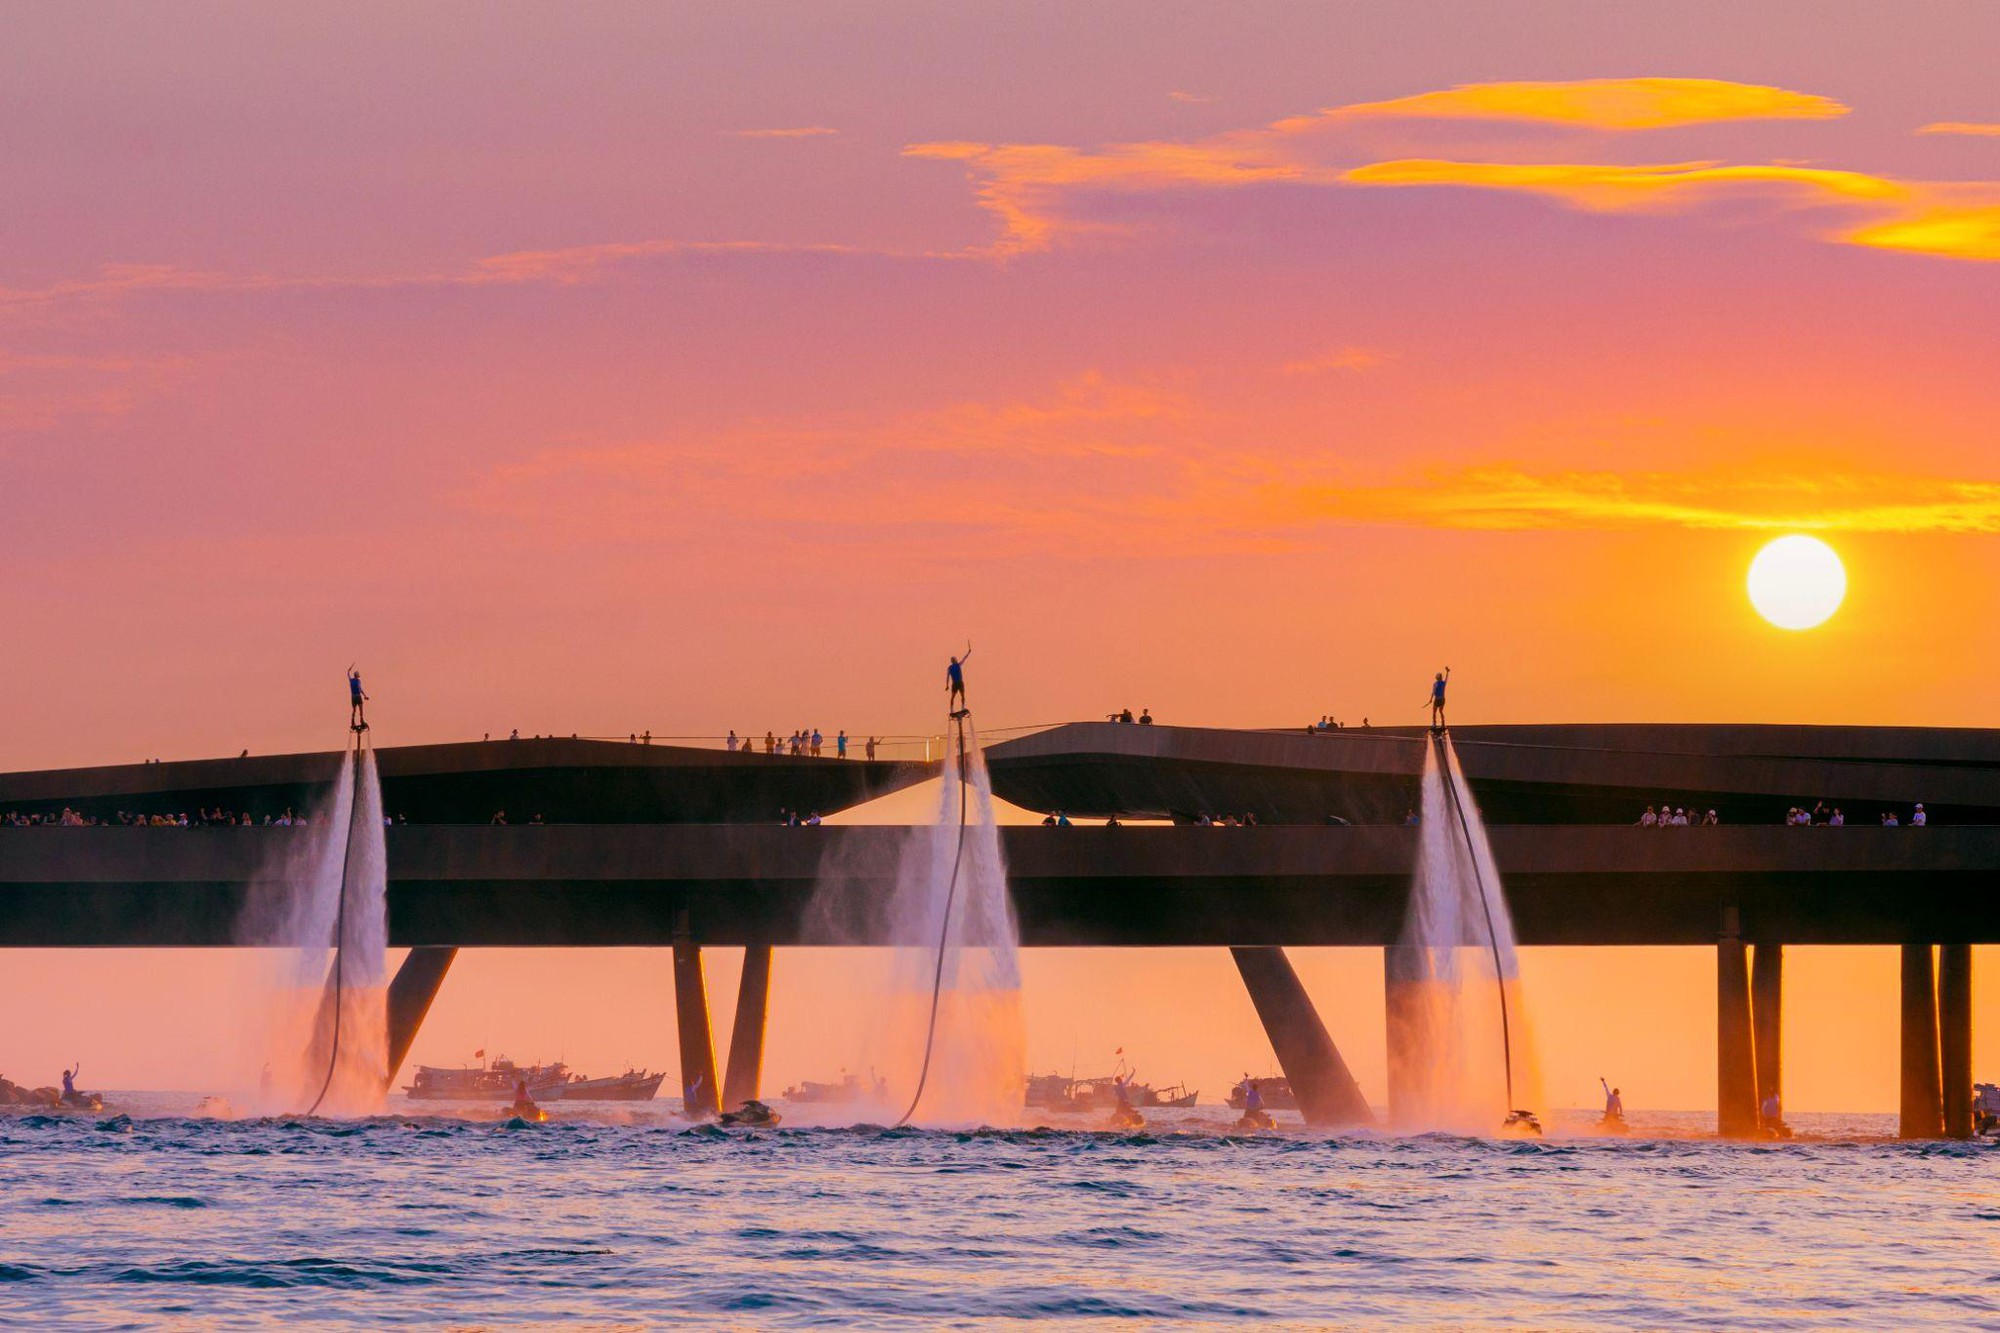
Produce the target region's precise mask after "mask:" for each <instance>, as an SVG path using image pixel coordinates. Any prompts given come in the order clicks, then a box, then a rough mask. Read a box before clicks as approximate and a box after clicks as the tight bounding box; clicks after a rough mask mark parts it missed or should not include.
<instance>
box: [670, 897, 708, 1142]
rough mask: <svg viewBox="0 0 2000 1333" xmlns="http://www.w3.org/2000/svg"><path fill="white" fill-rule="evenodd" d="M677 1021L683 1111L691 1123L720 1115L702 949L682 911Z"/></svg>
mask: <svg viewBox="0 0 2000 1333" xmlns="http://www.w3.org/2000/svg"><path fill="white" fill-rule="evenodd" d="M674 1020H675V1023H676V1025H677V1026H678V1028H679V1033H680V1048H681V1107H682V1110H683V1113H684V1114H685V1115H686V1116H687V1117H688V1119H690V1120H698V1119H701V1118H703V1117H705V1116H712V1115H714V1114H715V1112H716V1087H715V1038H714V1036H713V1035H712V1034H711V1033H710V1031H709V1026H708V982H707V980H706V979H705V978H704V977H703V976H702V970H701V946H700V945H699V944H696V943H695V942H694V940H693V939H692V938H691V936H690V934H689V931H688V922H687V911H686V909H685V908H683V909H682V911H681V914H680V919H679V921H678V922H677V923H676V925H675V929H674Z"/></svg>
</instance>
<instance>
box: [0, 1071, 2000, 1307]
mask: <svg viewBox="0 0 2000 1333" xmlns="http://www.w3.org/2000/svg"><path fill="white" fill-rule="evenodd" d="M117 1100H118V1101H119V1102H121V1103H122V1104H124V1105H125V1106H126V1107H127V1109H128V1110H129V1111H130V1112H132V1114H130V1115H129V1117H128V1116H125V1115H114V1114H105V1115H95V1116H76V1115H68V1116H61V1117H56V1116H42V1115H22V1114H11V1115H6V1116H0V1172H4V1176H0V1179H4V1180H5V1189H4V1192H0V1318H4V1319H5V1320H6V1322H8V1323H10V1324H21V1323H23V1322H25V1321H27V1320H29V1319H34V1320H43V1321H46V1320H68V1321H75V1322H77V1323H81V1324H88V1325H90V1326H92V1327H102V1326H108V1325H126V1326H149V1327H150V1326H157V1325H159V1324H161V1323H174V1322H184V1323H187V1324H195V1323H200V1324H202V1325H204V1326H230V1325H235V1326H248V1325H251V1324H256V1323H264V1322H269V1321H275V1320H280V1319H282V1320H284V1321H286V1322H290V1323H299V1322H316V1323H348V1324H366V1325H378V1324H385V1323H396V1322H409V1323H417V1324H425V1325H433V1324H438V1323H442V1322H450V1323H454V1324H458V1325H481V1324H487V1325H495V1324H508V1323H521V1324H545V1323H551V1322H559V1321H566V1320H570V1321H586V1322H590V1323H595V1324H600V1325H602V1324H614V1323H621V1322H623V1323H635V1324H649V1323H658V1322H661V1321H665V1320H669V1319H686V1320H691V1321H698V1322H700V1323H701V1324H703V1325H705V1326H711V1327H743V1328H753V1327H754V1328H762V1327H771V1326H774V1325H776V1326H807V1325H832V1324H861V1325H866V1326H869V1327H885V1326H909V1327H918V1326H932V1325H939V1324H950V1325H961V1326H965V1325H974V1324H981V1323H989V1322H999V1321H1004V1320H1012V1319H1020V1318H1026V1317H1034V1316H1049V1317H1056V1318H1060V1319H1064V1320H1068V1321H1077V1320H1085V1319H1093V1318H1105V1319H1116V1320H1128V1321H1140V1322H1148V1323H1150V1322H1170V1321H1190V1322H1196V1323H1204V1324H1206V1323H1228V1322H1274V1323H1282V1324H1307V1323H1311V1324H1327V1323H1333V1324H1348V1325H1355V1324H1361V1325H1382V1324H1389V1323H1399V1324H1419V1325H1467V1324H1492V1325H1520V1326H1532V1327H1550V1326H1569V1327H1582V1326H1602V1325H1607V1324H1620V1325H1635V1324H1636V1325H1679V1326H1694V1327H1716V1326H1730V1327H1737V1328H1747V1327H1795V1326H1797V1327H1803V1326H1813V1327H1828V1326H1845V1327H1856V1328H1871V1329H1875V1328H1885V1327H1908V1326H1911V1325H1917V1324H1947V1323H1949V1324H1958V1325H1963V1324H1969V1323H1974V1322H1977V1321H1981V1320H1987V1319H1991V1318H1992V1317H1993V1315H1994V1314H1995V1312H1996V1309H1997V1308H2000V1278H1996V1272H1997V1271H2000V1264H1996V1255H2000V1250H1996V1242H2000V1188H1997V1187H1996V1178H1997V1177H1996V1169H1995V1168H1996V1166H1997V1165H2000V1158H1996V1157H1994V1156H1993V1155H1992V1154H1993V1152H1994V1151H1995V1150H1994V1149H1992V1148H1991V1146H1990V1145H1987V1144H1984V1143H1978V1144H1901V1143H1896V1142H1893V1141H1883V1140H1881V1139H1879V1138H1875V1137H1871V1136H1874V1135H1879V1134H1882V1133H1885V1132H1886V1131H1888V1130H1889V1129H1891V1128H1892V1127H1893V1125H1892V1121H1891V1120H1890V1119H1889V1118H1888V1117H1847V1118H1843V1119H1831V1118H1815V1117H1801V1118H1800V1120H1801V1128H1802V1129H1804V1130H1808V1131H1813V1132H1817V1133H1824V1134H1828V1135H1830V1136H1832V1137H1829V1138H1826V1139H1820V1140H1815V1141H1801V1142H1794V1143H1790V1144H1782V1145H1780V1144H1769V1145H1747V1144H1724V1143H1718V1142H1715V1141H1713V1140H1707V1139H1700V1138H1693V1137H1685V1135H1687V1134H1689V1133H1690V1132H1691V1131H1692V1130H1693V1129H1695V1128H1697V1127H1698V1126H1697V1118H1695V1117H1662V1118H1656V1119H1654V1120H1652V1121H1648V1120H1646V1119H1645V1118H1643V1117H1641V1118H1638V1120H1637V1123H1638V1124H1639V1126H1640V1127H1641V1128H1649V1129H1651V1130H1653V1131H1655V1132H1657V1133H1658V1134H1659V1135H1661V1137H1638V1136H1635V1137H1633V1138H1631V1139H1625V1140H1608V1139H1594V1138H1587V1137H1565V1136H1564V1135H1563V1133H1562V1132H1561V1129H1562V1123H1563V1122H1561V1121H1558V1124H1557V1132H1556V1133H1554V1134H1552V1135H1551V1137H1549V1138H1547V1139H1544V1140H1541V1141H1511V1140H1478V1139H1459V1138H1447V1137H1442V1136H1431V1137H1419V1138H1411V1139H1397V1138H1391V1137H1386V1136H1375V1135H1366V1134H1363V1135H1342V1136H1330V1135H1320V1134H1308V1133H1305V1132H1303V1131H1296V1130H1295V1131H1294V1132H1289V1133H1283V1134H1279V1135H1270V1136H1261V1137H1238V1136H1234V1135H1231V1134H1229V1133H1227V1132H1225V1131H1226V1129H1227V1126H1228V1125H1229V1122H1230V1119H1231V1115H1232V1113H1230V1112H1228V1111H1227V1110H1226V1109H1224V1108H1221V1107H1214V1108H1208V1107H1204V1108H1198V1109H1196V1110H1193V1111H1189V1112H1171V1113H1155V1114H1154V1116H1153V1121H1154V1124H1153V1126H1152V1127H1151V1128H1150V1129H1149V1131H1148V1132H1146V1133H1143V1134H1138V1135H1112V1134H1107V1133H1099V1132H1093V1131H1090V1130H1087V1129H1081V1128H1076V1129H1057V1130H1040V1131H1022V1132H977V1133H951V1132H943V1131H930V1130H926V1131H894V1132H890V1131H883V1130H879V1129H871V1128H862V1129H792V1128H790V1127H789V1126H788V1127H786V1128H782V1129H779V1130H777V1131H773V1132H760V1133H755V1134H751V1133H741V1132H732V1133H728V1134H724V1133H722V1132H720V1131H717V1130H714V1129H706V1128H703V1129H690V1128H689V1127H688V1126H687V1125H686V1124H685V1123H684V1122H681V1121H680V1120H679V1119H678V1118H677V1117H676V1116H675V1115H674V1114H673V1113H672V1111H671V1109H670V1108H669V1107H668V1106H667V1104H665V1103H654V1104H650V1105H648V1106H645V1107H638V1108H633V1109H631V1110H629V1111H627V1112H624V1113H623V1114H622V1115H617V1116H615V1117H614V1118H613V1119H611V1120H603V1119H597V1118H590V1119H560V1120H558V1121H556V1122H553V1123H550V1124H546V1125H533V1126H526V1125H520V1124H518V1123H516V1124H514V1125H511V1126H510V1125H508V1124H506V1123H504V1122H500V1121H490V1122H468V1121H464V1120H457V1119H449V1118H437V1117H431V1116H421V1115H407V1114H398V1115H390V1116H384V1117H380V1118H376V1119H372V1120H366V1121H355V1122H340V1121H316V1122H300V1121H294V1120H286V1119H264V1120H235V1121H228V1120H214V1119H198V1118H192V1117H189V1116H187V1115H185V1114H173V1113H172V1112H176V1111H181V1112H184V1111H185V1110H186V1109H188V1107H190V1106H191V1104H192V1102H193V1099H192V1098H178V1099H176V1098H173V1097H169V1096H165V1095H158V1096H152V1097H148V1096H145V1095H140V1094H121V1095H119V1096H118V1098H117Z"/></svg>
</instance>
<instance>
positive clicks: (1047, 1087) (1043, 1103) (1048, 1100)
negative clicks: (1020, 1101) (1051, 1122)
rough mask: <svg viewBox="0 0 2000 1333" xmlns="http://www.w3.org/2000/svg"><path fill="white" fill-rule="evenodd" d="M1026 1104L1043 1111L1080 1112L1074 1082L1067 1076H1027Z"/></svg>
mask: <svg viewBox="0 0 2000 1333" xmlns="http://www.w3.org/2000/svg"><path fill="white" fill-rule="evenodd" d="M1026 1100H1027V1104H1028V1105H1029V1106H1032V1107H1035V1108H1037V1109H1038V1110H1043V1111H1075V1110H1080V1109H1082V1108H1080V1107H1079V1106H1078V1105H1077V1100H1076V1080H1075V1079H1073V1078H1071V1077H1070V1076H1069V1075H1068V1074H1030V1075H1028V1090H1027V1099H1026Z"/></svg>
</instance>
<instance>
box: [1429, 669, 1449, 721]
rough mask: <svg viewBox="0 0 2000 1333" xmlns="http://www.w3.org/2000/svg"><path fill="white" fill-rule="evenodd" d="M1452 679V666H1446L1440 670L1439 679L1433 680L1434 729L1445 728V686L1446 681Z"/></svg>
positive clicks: (1432, 713)
mask: <svg viewBox="0 0 2000 1333" xmlns="http://www.w3.org/2000/svg"><path fill="white" fill-rule="evenodd" d="M1450 679H1451V668H1450V667H1446V668H1445V669H1444V670H1442V671H1440V672H1438V674H1437V679H1436V680H1434V681H1432V682H1431V730H1432V731H1443V730H1444V687H1445V683H1446V682H1447V681H1449V680H1450Z"/></svg>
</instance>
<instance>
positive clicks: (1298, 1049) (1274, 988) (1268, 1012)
mask: <svg viewBox="0 0 2000 1333" xmlns="http://www.w3.org/2000/svg"><path fill="white" fill-rule="evenodd" d="M1229 953H1230V956H1231V957H1233V958H1234V959H1235V960H1236V970H1237V971H1238V972H1239V973H1241V974H1242V976H1243V984H1244V986H1245V987H1246V988H1247V989H1248V990H1249V992H1250V1002H1251V1003H1252V1004H1254V1005H1255V1006H1256V1007H1257V1017H1258V1019H1260V1020H1261V1021H1262V1022H1263V1024H1264V1032H1265V1035H1267V1036H1268V1037H1270V1039H1271V1049H1272V1050H1273V1051H1275V1052H1276V1053H1277V1056H1278V1064H1279V1066H1280V1067H1281V1068H1283V1069H1284V1071H1285V1078H1286V1079H1287V1080H1288V1081H1289V1082H1290V1083H1291V1085H1292V1092H1293V1093H1294V1094H1295V1095H1296V1096H1297V1097H1298V1099H1299V1110H1300V1111H1301V1112H1303V1113H1304V1115H1305V1119H1306V1123H1307V1124H1309V1125H1367V1124H1373V1123H1374V1121H1375V1117H1374V1114H1373V1113H1372V1112H1370V1111H1369V1109H1368V1102H1367V1100H1366V1099H1365V1098H1363V1097H1362V1095H1361V1085H1360V1084H1358V1083H1356V1082H1355V1081H1354V1075H1353V1074H1352V1073H1350V1072H1349V1071H1348V1068H1347V1062H1346V1061H1345V1060H1342V1059H1341V1058H1340V1051H1339V1049H1338V1048H1337V1047H1335V1046H1334V1044H1333V1038H1332V1037H1331V1036H1330V1035H1328V1033H1327V1030H1326V1024H1324V1023H1322V1022H1321V1021H1320V1017H1319V1012H1318V1011H1317V1010H1316V1009H1314V1008H1313V1003H1312V997H1311V996H1309V995H1307V994H1306V988H1305V986H1304V985H1303V984H1302V983H1301V982H1300V981H1299V974H1298V972H1297V971H1296V970H1294V969H1293V967H1292V960H1291V959H1289V958H1287V957H1285V951H1284V950H1283V949H1279V948H1272V947H1260V948H1232V949H1231V950H1230V951H1229Z"/></svg>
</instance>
